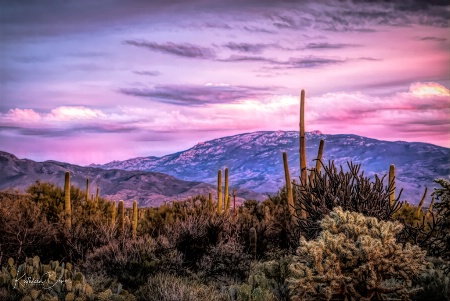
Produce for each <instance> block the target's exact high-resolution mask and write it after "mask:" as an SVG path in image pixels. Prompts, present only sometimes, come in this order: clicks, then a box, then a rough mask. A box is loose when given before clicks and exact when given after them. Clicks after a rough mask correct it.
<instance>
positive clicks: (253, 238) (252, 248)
mask: <svg viewBox="0 0 450 301" xmlns="http://www.w3.org/2000/svg"><path fill="white" fill-rule="evenodd" d="M256 240H257V237H256V229H255V227H251V228H250V253H251V254H252V256H253V258H256V243H257V241H256Z"/></svg>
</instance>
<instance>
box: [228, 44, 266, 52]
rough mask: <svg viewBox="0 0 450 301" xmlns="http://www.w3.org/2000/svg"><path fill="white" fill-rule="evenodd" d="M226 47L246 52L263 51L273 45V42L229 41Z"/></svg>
mask: <svg viewBox="0 0 450 301" xmlns="http://www.w3.org/2000/svg"><path fill="white" fill-rule="evenodd" d="M223 46H224V47H226V48H228V49H231V50H234V51H238V52H244V53H261V52H263V50H265V49H267V48H269V47H272V44H250V43H234V42H229V43H227V44H225V45H223Z"/></svg>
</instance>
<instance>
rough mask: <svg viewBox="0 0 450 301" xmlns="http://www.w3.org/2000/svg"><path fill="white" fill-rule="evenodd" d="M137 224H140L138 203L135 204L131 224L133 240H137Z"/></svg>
mask: <svg viewBox="0 0 450 301" xmlns="http://www.w3.org/2000/svg"><path fill="white" fill-rule="evenodd" d="M137 224H138V206H137V201H134V202H133V222H132V224H131V230H132V231H131V232H132V234H133V238H136V234H137Z"/></svg>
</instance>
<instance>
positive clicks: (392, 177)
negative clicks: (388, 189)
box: [389, 164, 395, 204]
mask: <svg viewBox="0 0 450 301" xmlns="http://www.w3.org/2000/svg"><path fill="white" fill-rule="evenodd" d="M391 184H392V186H393V188H394V189H393V190H392V193H391V194H390V195H389V201H390V203H391V204H392V203H394V201H395V165H394V164H391V166H389V186H390V185H391Z"/></svg>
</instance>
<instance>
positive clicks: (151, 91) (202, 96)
mask: <svg viewBox="0 0 450 301" xmlns="http://www.w3.org/2000/svg"><path fill="white" fill-rule="evenodd" d="M274 89H275V88H274V87H268V88H260V87H247V86H226V85H220V86H213V85H211V86H195V85H158V86H155V87H154V88H141V89H140V88H124V89H120V90H119V92H120V93H123V94H125V95H131V96H137V97H144V98H151V99H153V100H156V101H159V102H162V103H169V104H175V105H188V106H201V105H205V104H211V103H230V102H234V101H236V100H239V99H247V98H259V97H261V96H266V95H271V94H272V93H275V91H274Z"/></svg>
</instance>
